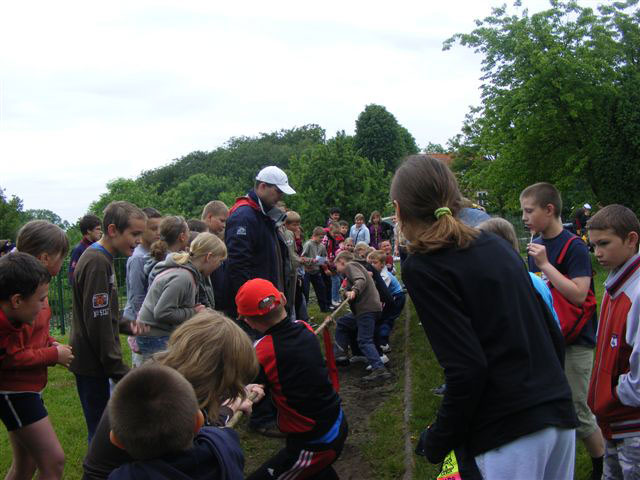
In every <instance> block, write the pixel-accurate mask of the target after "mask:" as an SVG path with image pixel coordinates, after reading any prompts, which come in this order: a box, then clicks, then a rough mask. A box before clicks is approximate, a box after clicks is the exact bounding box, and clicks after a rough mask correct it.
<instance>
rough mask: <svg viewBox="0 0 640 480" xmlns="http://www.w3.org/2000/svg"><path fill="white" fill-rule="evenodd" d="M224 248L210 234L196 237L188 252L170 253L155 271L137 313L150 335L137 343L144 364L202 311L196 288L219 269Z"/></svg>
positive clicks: (143, 336)
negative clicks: (174, 332)
mask: <svg viewBox="0 0 640 480" xmlns="http://www.w3.org/2000/svg"><path fill="white" fill-rule="evenodd" d="M226 256H227V247H225V245H224V242H223V241H222V240H220V239H219V238H218V237H217V236H216V235H214V234H213V233H207V232H203V233H199V234H198V236H197V237H196V239H195V240H194V241H193V243H192V244H191V251H190V252H179V253H172V254H169V255H168V256H167V259H166V260H165V261H164V262H160V263H158V264H157V265H156V266H155V267H154V272H155V276H154V279H153V283H152V284H151V285H150V286H149V291H148V292H147V296H146V297H145V299H144V302H143V304H142V308H141V309H140V316H139V321H140V322H141V323H143V324H146V325H149V326H150V331H149V333H147V334H145V335H138V337H137V338H136V341H137V343H138V348H139V349H140V354H141V355H142V358H143V362H145V361H147V360H148V359H149V358H151V355H153V354H154V353H156V352H159V351H161V350H164V348H165V346H166V345H167V341H168V340H169V335H171V332H173V331H174V330H175V329H176V327H177V326H178V325H180V324H181V323H183V322H184V321H185V320H187V319H189V318H191V317H192V316H194V315H195V314H196V313H197V312H200V311H202V310H204V308H205V307H204V306H203V305H202V304H201V303H198V302H197V298H198V291H199V285H200V284H201V283H202V282H204V281H205V279H206V278H208V277H209V275H211V273H212V272H213V271H214V270H215V269H216V268H218V267H219V266H220V264H221V263H222V261H223V260H224V259H225V258H226Z"/></svg>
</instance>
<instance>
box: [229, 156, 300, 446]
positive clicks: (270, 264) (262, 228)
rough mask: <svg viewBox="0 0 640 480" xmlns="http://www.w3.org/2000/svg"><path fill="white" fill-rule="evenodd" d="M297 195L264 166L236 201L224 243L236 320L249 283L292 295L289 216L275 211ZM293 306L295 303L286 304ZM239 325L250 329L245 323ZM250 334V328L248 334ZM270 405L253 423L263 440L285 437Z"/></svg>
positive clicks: (282, 178) (256, 334) (277, 172)
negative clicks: (284, 228) (285, 232)
mask: <svg viewBox="0 0 640 480" xmlns="http://www.w3.org/2000/svg"><path fill="white" fill-rule="evenodd" d="M294 193H296V192H295V190H294V189H293V188H291V187H290V186H289V179H288V178H287V174H286V173H284V172H283V171H282V170H281V169H279V168H278V167H274V166H270V167H265V168H263V169H262V170H260V172H259V173H258V175H257V176H256V182H255V185H254V187H253V189H252V190H251V191H250V192H249V193H248V194H247V195H246V196H244V197H240V198H238V199H237V200H236V203H235V204H234V205H233V206H232V207H231V209H230V210H229V217H228V218H227V225H226V229H225V232H224V241H225V243H226V245H227V261H226V269H225V282H224V283H225V291H226V310H227V315H229V316H230V317H231V318H237V316H238V312H237V308H236V303H235V298H236V294H237V293H238V290H239V289H240V287H241V286H242V285H244V284H245V283H246V282H247V281H248V280H252V279H254V278H263V279H265V280H269V281H270V282H271V283H273V285H275V287H276V288H277V289H278V291H280V292H283V293H284V292H286V291H287V287H288V285H287V282H288V278H289V269H290V268H291V264H290V262H289V249H288V247H287V244H286V241H285V239H284V238H283V237H282V234H281V232H280V228H279V227H280V225H282V224H283V222H284V220H285V218H286V215H285V213H284V212H283V211H282V210H280V209H278V208H277V207H276V204H277V203H278V202H279V201H280V200H281V199H282V196H283V195H284V194H288V195H292V194H294ZM287 301H291V302H293V299H287ZM240 326H241V327H243V329H244V327H245V324H244V322H240ZM245 330H246V329H245ZM247 333H248V334H249V335H250V336H252V337H254V340H256V339H257V338H259V337H261V336H262V334H260V333H259V332H258V331H256V330H252V329H251V330H250V331H247ZM265 393H266V394H267V400H266V401H263V402H261V403H260V404H259V405H256V407H254V409H253V413H252V415H251V418H250V419H249V428H250V429H251V430H253V431H255V432H258V433H260V434H262V435H266V436H270V437H282V436H283V435H282V434H281V433H280V431H279V430H278V427H277V426H276V424H275V418H276V414H275V409H274V407H273V405H272V403H271V402H270V401H269V400H268V397H269V394H270V393H269V392H268V391H267V392H265Z"/></svg>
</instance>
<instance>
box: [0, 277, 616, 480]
mask: <svg viewBox="0 0 640 480" xmlns="http://www.w3.org/2000/svg"><path fill="white" fill-rule="evenodd" d="M594 269H595V272H596V277H595V284H596V296H597V298H598V299H601V298H602V284H603V282H604V279H605V278H606V273H605V272H604V271H603V270H602V269H601V268H600V267H599V266H597V265H595V266H594ZM407 308H409V309H410V314H411V319H410V335H409V339H410V345H409V349H410V356H411V366H412V393H413V395H412V396H413V414H412V416H411V423H410V431H411V434H412V440H414V441H413V444H414V445H415V439H416V438H417V436H418V435H419V433H420V431H421V430H422V429H423V428H424V427H425V426H426V425H428V424H429V423H431V422H432V421H433V419H434V418H435V414H436V412H437V409H438V406H439V403H440V398H439V397H437V396H434V395H433V394H432V393H431V392H430V390H431V389H432V388H433V387H435V386H437V385H440V384H441V383H442V379H443V375H442V371H441V369H440V367H439V365H438V363H437V361H436V359H435V357H434V355H433V352H432V351H431V349H430V347H429V344H428V342H427V340H426V337H425V335H424V332H423V330H422V327H421V326H420V325H419V323H418V319H417V317H416V315H415V311H414V310H413V306H412V305H411V304H410V302H409V303H408V307H407ZM311 314H312V315H313V314H315V315H316V318H320V315H319V312H318V311H317V309H316V308H311ZM403 329H404V315H403V316H402V317H401V318H400V319H398V321H397V323H396V328H395V330H394V335H393V337H392V347H393V361H394V362H402V359H401V358H402V351H403V350H402V349H403V336H404V330H403ZM128 351H129V350H128V347H127V346H126V342H123V352H125V356H126V357H128ZM128 360H129V359H128V358H127V361H128ZM394 371H395V372H396V381H395V383H394V384H393V385H392V386H391V387H390V389H389V393H388V394H387V395H386V398H385V400H384V401H383V402H382V403H381V404H380V405H379V406H378V407H377V408H376V409H375V410H373V411H372V412H371V415H370V418H369V421H368V423H367V425H366V428H367V429H368V433H369V435H368V437H367V441H366V442H364V444H363V445H362V450H363V452H364V455H365V458H366V461H367V463H368V464H369V465H368V466H367V467H368V469H370V470H371V471H372V472H373V473H374V475H375V478H376V479H398V478H402V475H403V473H404V435H403V410H404V401H403V386H404V378H403V374H402V372H403V368H402V365H396V366H395V367H394ZM44 399H45V403H46V405H47V408H48V410H49V414H50V418H51V421H52V423H53V425H54V428H55V430H56V432H57V434H58V438H59V439H60V443H61V444H62V446H63V449H64V451H65V454H66V459H67V460H66V466H65V475H64V478H66V479H79V478H80V477H81V476H82V466H81V464H82V458H83V456H84V455H85V453H86V427H85V423H84V418H83V416H82V410H81V407H80V402H79V400H78V395H77V393H76V388H75V381H74V379H73V376H72V375H71V374H70V373H69V372H68V371H67V370H65V369H63V368H62V367H59V366H58V367H55V368H51V369H49V384H48V386H47V388H46V390H45V392H44ZM238 431H239V434H240V439H241V443H242V446H243V449H244V452H245V457H246V465H247V466H246V469H245V472H249V471H251V469H252V468H253V467H256V466H258V465H259V464H260V463H261V462H262V461H264V460H265V459H266V458H268V457H269V456H270V455H271V454H272V453H273V452H275V451H276V450H277V449H279V448H280V446H281V445H282V442H281V441H280V440H273V439H267V438H265V437H262V436H256V435H251V434H248V433H247V432H246V430H245V428H244V426H243V424H242V423H241V425H240V426H239V428H238ZM345 460H346V459H345ZM341 461H342V459H341ZM10 462H11V450H10V447H9V444H8V440H7V435H6V431H5V430H4V429H3V433H1V434H0V474H1V475H4V474H5V473H6V471H7V469H8V467H9V465H10ZM590 471H591V463H590V460H589V458H588V456H587V455H586V453H585V451H584V448H583V447H582V445H581V444H580V445H578V451H577V467H576V476H575V478H576V479H579V480H586V479H587V478H588V477H589V473H590ZM437 473H438V469H437V467H436V466H434V465H431V464H429V463H428V462H426V461H425V460H424V459H423V458H421V457H417V458H415V475H414V478H416V479H429V478H434V477H435V475H436V474H437ZM353 478H358V477H353Z"/></svg>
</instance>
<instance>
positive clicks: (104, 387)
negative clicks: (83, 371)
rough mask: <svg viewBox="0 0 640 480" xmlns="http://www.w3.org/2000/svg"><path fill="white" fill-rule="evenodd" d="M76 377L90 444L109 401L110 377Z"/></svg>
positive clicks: (76, 375)
mask: <svg viewBox="0 0 640 480" xmlns="http://www.w3.org/2000/svg"><path fill="white" fill-rule="evenodd" d="M75 377H76V388H77V390H78V396H79V397H80V404H81V405H82V413H83V414H84V419H85V422H87V433H88V438H87V440H88V443H89V444H90V443H91V439H92V438H93V434H94V433H95V431H96V428H97V427H98V423H100V419H101V418H102V413H103V412H104V409H105V408H106V407H107V402H108V401H109V397H110V390H111V389H110V385H109V377H90V376H88V375H78V374H77V373H76V374H75Z"/></svg>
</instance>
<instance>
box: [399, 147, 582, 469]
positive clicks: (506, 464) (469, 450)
mask: <svg viewBox="0 0 640 480" xmlns="http://www.w3.org/2000/svg"><path fill="white" fill-rule="evenodd" d="M390 193H391V199H392V201H393V203H394V205H395V208H396V214H397V217H398V222H399V225H400V227H401V229H402V233H403V234H404V235H405V236H406V239H407V241H408V243H407V248H408V250H409V252H410V255H409V256H408V257H407V258H406V260H405V261H404V263H403V265H402V279H403V281H404V283H405V285H406V286H407V290H408V292H409V295H410V296H411V300H412V301H413V303H414V305H415V308H416V311H417V312H418V317H419V319H420V320H421V324H422V327H423V329H424V331H425V333H426V335H427V337H428V339H429V342H430V344H431V347H432V349H433V351H434V353H435V355H436V357H437V359H438V363H439V364H440V365H441V367H442V368H443V369H444V372H445V380H446V385H447V389H446V391H445V393H444V398H443V400H442V403H441V404H440V407H439V411H438V413H437V415H436V416H435V420H434V422H433V423H432V424H431V425H430V426H429V427H427V428H426V429H425V430H424V431H423V432H422V435H421V437H420V441H419V443H418V447H417V449H416V452H417V453H419V454H420V455H424V456H425V457H426V458H427V459H428V460H429V461H430V462H431V463H440V462H442V461H443V459H444V458H445V456H446V455H447V454H449V452H451V451H455V454H456V457H457V458H458V463H459V464H462V465H464V468H471V469H474V470H475V473H476V476H475V477H473V478H478V474H480V475H481V476H482V478H486V479H516V478H518V479H520V478H522V479H525V478H526V479H546V480H556V479H571V478H573V464H574V457H575V426H576V417H575V411H574V408H573V403H572V401H571V390H570V388H569V385H568V384H567V380H566V378H565V374H564V372H563V370H562V338H561V335H560V332H558V331H554V330H550V329H549V328H548V326H547V325H548V322H547V317H546V311H545V310H543V309H542V304H541V303H540V302H539V301H538V300H537V298H536V296H535V295H533V294H532V291H533V290H532V286H531V281H530V279H529V275H528V274H527V272H526V270H525V269H524V268H522V261H521V260H520V258H519V256H518V254H517V253H516V252H515V251H514V250H513V249H512V248H511V247H509V246H508V245H507V244H506V243H505V242H502V241H496V238H495V236H493V235H491V234H488V233H484V232H480V231H479V230H477V229H475V228H471V227H469V226H467V225H466V224H464V223H463V222H462V221H460V220H459V219H458V217H457V215H458V212H459V209H460V206H459V205H460V203H459V200H460V197H461V195H460V191H459V189H458V185H457V182H456V179H455V176H454V175H453V173H452V172H451V170H449V168H448V167H447V166H446V165H444V164H443V163H442V162H440V161H438V160H436V159H433V158H431V157H429V156H427V155H411V156H409V157H408V158H407V159H406V160H405V161H404V162H403V163H402V164H401V165H400V167H399V168H398V169H397V170H396V172H395V175H394V177H393V181H392V183H391V191H390ZM552 335H553V336H552ZM554 338H555V340H554ZM463 478H464V475H463Z"/></svg>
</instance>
